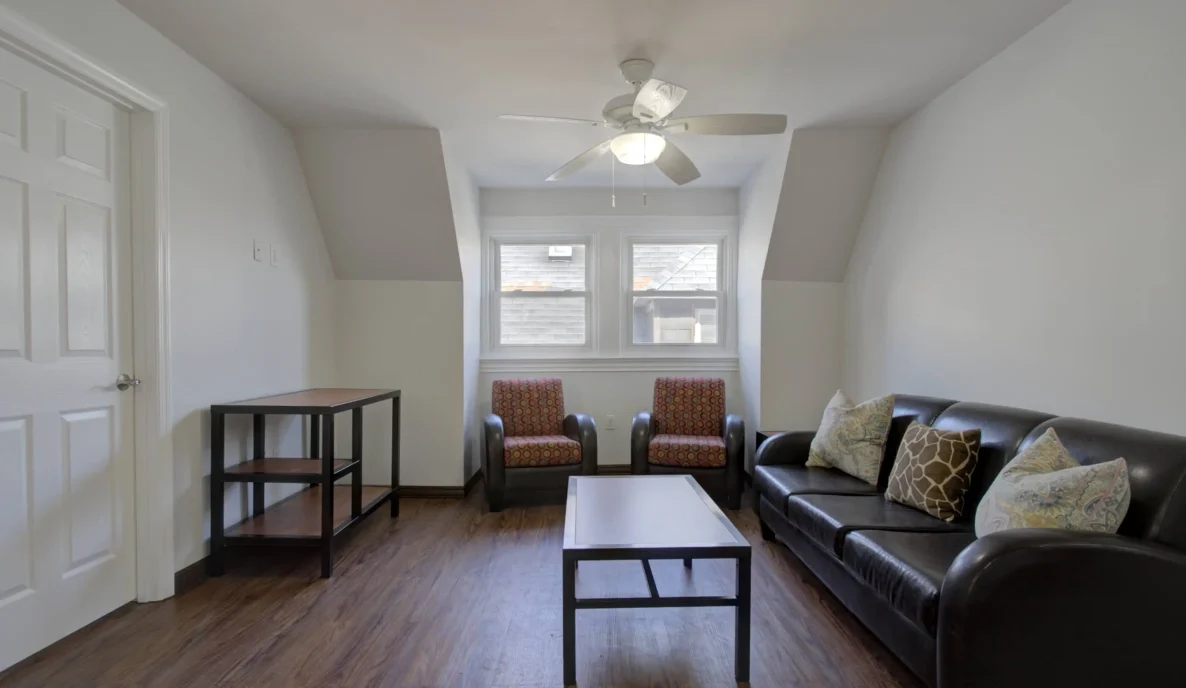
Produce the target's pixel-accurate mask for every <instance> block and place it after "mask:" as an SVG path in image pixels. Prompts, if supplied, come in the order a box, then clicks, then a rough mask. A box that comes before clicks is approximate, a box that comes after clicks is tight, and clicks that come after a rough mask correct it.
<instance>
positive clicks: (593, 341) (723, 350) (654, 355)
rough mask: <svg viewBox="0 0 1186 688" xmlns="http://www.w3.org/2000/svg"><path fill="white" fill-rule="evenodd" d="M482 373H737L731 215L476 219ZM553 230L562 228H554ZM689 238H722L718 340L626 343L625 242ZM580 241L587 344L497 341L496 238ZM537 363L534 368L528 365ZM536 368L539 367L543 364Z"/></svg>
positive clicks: (506, 240)
mask: <svg viewBox="0 0 1186 688" xmlns="http://www.w3.org/2000/svg"><path fill="white" fill-rule="evenodd" d="M481 221H482V251H483V256H482V271H483V272H482V307H481V340H482V353H481V370H482V371H483V372H490V371H498V372H542V371H544V369H545V368H547V370H553V369H555V371H556V372H560V371H573V372H576V371H589V372H600V371H619V370H621V371H625V370H670V371H676V372H678V371H704V372H728V371H736V370H737V366H738V358H737V331H736V313H737V303H736V294H737V290H736V281H735V280H736V269H737V268H736V261H737V234H738V224H737V222H738V221H737V217H736V216H734V215H719V216H678V215H664V216H644V215H621V216H594V215H546V216H544V215H540V216H517V217H516V216H483V217H482V220H481ZM557 227H562V228H565V229H564V230H561V231H557V230H556V228H557ZM629 240H639V241H642V242H646V241H651V242H653V243H660V242H664V241H667V242H674V243H689V242H703V241H719V240H723V246H724V250H723V254H722V258H721V266H722V271H723V272H724V278H723V280H722V281H721V282H720V285H721V286H722V287H723V289H722V291H724V292H725V297H724V299H723V303H722V305H721V311H720V313H719V315H718V321H717V327H718V328H719V332H718V337H719V340H718V341H719V342H720V343H719V344H717V345H715V346H714V345H705V344H696V345H679V344H666V345H658V346H656V345H637V346H626V344H627V343H628V342H629V341H630V339H631V338H632V337H633V335H632V334H629V333H628V328H629V325H628V324H627V323H625V322H624V321H625V320H626V318H627V317H629V316H630V311H627V312H623V305H624V304H625V303H626V301H625V296H624V295H623V291H622V289H623V286H624V285H623V284H622V281H623V279H625V278H624V277H623V275H624V274H628V273H627V271H625V270H624V269H623V268H624V266H623V255H627V257H628V254H627V252H626V250H625V246H626V243H625V242H626V241H629ZM500 242H501V243H540V244H563V243H585V244H586V245H587V246H588V249H587V251H586V254H585V255H586V265H585V270H586V290H587V291H588V293H589V294H590V296H589V298H588V299H587V308H588V309H589V310H588V311H587V318H588V319H587V320H586V323H587V329H586V336H587V338H588V345H587V346H585V347H575V346H569V347H533V346H520V347H506V346H497V343H498V339H497V337H498V333H497V332H494V331H493V329H494V328H492V327H491V323H492V320H494V319H496V318H497V317H498V313H497V312H496V311H495V310H494V306H493V305H492V303H491V301H492V299H491V295H492V294H493V292H494V291H495V290H496V289H497V279H498V270H497V260H496V256H497V245H498V243H500ZM533 361H538V362H540V365H537V366H533V365H532V362H533ZM541 366H542V367H541Z"/></svg>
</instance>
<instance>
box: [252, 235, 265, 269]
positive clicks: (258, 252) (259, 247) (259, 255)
mask: <svg viewBox="0 0 1186 688" xmlns="http://www.w3.org/2000/svg"><path fill="white" fill-rule="evenodd" d="M254 246H255V249H254V250H255V253H254V257H255V260H256V262H257V263H259V262H263V259H264V242H262V241H260V240H259V239H256V240H255V243H254Z"/></svg>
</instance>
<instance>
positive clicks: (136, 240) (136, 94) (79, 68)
mask: <svg viewBox="0 0 1186 688" xmlns="http://www.w3.org/2000/svg"><path fill="white" fill-rule="evenodd" d="M0 47H3V48H6V49H8V50H10V51H12V52H14V53H16V54H17V55H20V56H21V57H23V58H25V59H27V60H29V61H31V62H33V63H34V64H37V65H38V66H40V67H42V68H44V69H46V70H47V71H49V72H50V73H52V74H54V75H56V76H59V77H62V78H64V79H66V80H67V81H70V82H71V83H74V84H75V85H77V86H80V87H82V88H84V89H86V90H87V91H90V92H91V93H94V94H96V95H98V96H99V97H101V98H104V99H105V100H108V101H110V102H112V103H114V104H115V105H116V106H118V107H120V108H122V109H124V110H127V111H128V112H129V113H130V114H129V130H130V144H131V163H132V173H131V195H132V204H131V222H132V228H131V235H132V255H131V256H130V258H131V260H130V263H129V264H130V265H131V269H132V275H131V278H132V293H133V298H132V357H133V362H134V365H135V370H134V371H129V372H134V375H135V376H136V377H139V378H140V380H141V384H140V386H139V388H137V390H136V392H135V394H136V398H135V403H134V406H135V412H134V414H133V415H134V423H135V432H134V433H133V440H132V443H133V454H134V459H133V461H134V466H135V473H136V479H135V485H134V487H133V489H134V501H135V512H136V536H135V537H136V601H137V602H154V601H156V600H162V599H165V598H166V597H171V596H172V595H173V580H174V562H173V501H174V500H173V415H172V404H171V400H170V387H169V373H170V371H171V367H170V346H169V313H170V310H169V106H168V104H167V103H166V102H165V101H164V100H162V99H161V98H158V97H157V96H155V95H153V94H152V93H151V92H149V91H147V90H145V89H143V88H141V87H140V86H138V85H136V84H134V83H133V82H131V81H129V80H128V79H125V78H124V77H122V76H120V75H119V74H118V73H116V72H114V71H112V70H110V69H108V68H107V67H104V66H103V65H101V64H100V63H98V62H96V61H95V60H93V59H91V58H90V57H87V56H86V55H84V54H82V53H81V52H79V51H77V50H76V49H74V48H73V47H72V46H70V45H69V44H68V43H65V42H63V41H61V40H60V39H58V38H57V37H56V36H54V35H52V34H50V33H49V32H47V31H45V30H44V29H43V28H41V27H40V26H39V25H37V24H35V23H33V22H31V21H29V20H28V19H26V18H25V17H24V16H22V15H20V14H18V13H17V12H14V11H13V10H11V9H9V8H7V7H4V6H0Z"/></svg>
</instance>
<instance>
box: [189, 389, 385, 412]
mask: <svg viewBox="0 0 1186 688" xmlns="http://www.w3.org/2000/svg"><path fill="white" fill-rule="evenodd" d="M398 396H399V390H398V389H334V388H322V389H306V390H302V391H300V392H289V393H287V394H278V395H276V396H271V397H259V398H258V399H244V400H243V401H235V402H231V403H229V404H215V405H213V406H211V407H210V412H211V413H248V414H256V413H264V414H283V413H293V414H302V415H303V414H311V413H316V414H325V413H337V412H339V411H349V410H351V409H355V408H358V407H360V406H366V405H367V404H374V403H376V402H379V401H385V400H387V399H394V398H396V397H398Z"/></svg>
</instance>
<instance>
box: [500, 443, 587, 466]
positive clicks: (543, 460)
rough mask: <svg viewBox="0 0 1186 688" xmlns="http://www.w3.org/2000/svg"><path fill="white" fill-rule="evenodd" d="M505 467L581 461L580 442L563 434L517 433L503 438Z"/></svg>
mask: <svg viewBox="0 0 1186 688" xmlns="http://www.w3.org/2000/svg"><path fill="white" fill-rule="evenodd" d="M503 457H504V462H505V465H506V467H507V468H522V467H524V466H566V465H568V464H574V463H580V462H581V443H580V442H577V441H576V440H574V439H570V438H568V437H565V436H564V435H519V436H516V437H507V438H505V439H504V440H503Z"/></svg>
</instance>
